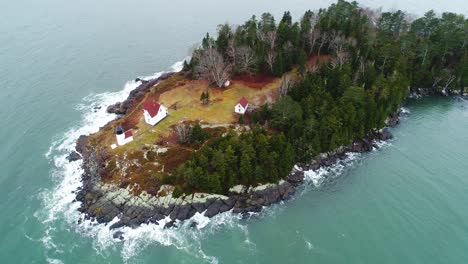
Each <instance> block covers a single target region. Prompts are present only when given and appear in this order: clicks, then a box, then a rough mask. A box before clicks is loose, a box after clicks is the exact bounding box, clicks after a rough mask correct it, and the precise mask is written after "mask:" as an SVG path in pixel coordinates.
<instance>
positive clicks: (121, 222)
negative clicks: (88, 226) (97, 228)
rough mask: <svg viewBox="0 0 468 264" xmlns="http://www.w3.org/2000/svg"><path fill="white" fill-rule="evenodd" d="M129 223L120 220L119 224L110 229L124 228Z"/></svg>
mask: <svg viewBox="0 0 468 264" xmlns="http://www.w3.org/2000/svg"><path fill="white" fill-rule="evenodd" d="M126 224H127V223H125V222H124V221H122V220H119V221H118V222H116V223H114V224H112V225H111V226H109V229H116V228H121V227H123V226H125V225H126Z"/></svg>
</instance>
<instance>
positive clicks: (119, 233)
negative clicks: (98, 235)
mask: <svg viewBox="0 0 468 264" xmlns="http://www.w3.org/2000/svg"><path fill="white" fill-rule="evenodd" d="M123 234H124V232H122V231H117V232H115V233H114V234H112V237H113V238H115V239H120V240H123V239H124V237H123Z"/></svg>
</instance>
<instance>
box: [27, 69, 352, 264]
mask: <svg viewBox="0 0 468 264" xmlns="http://www.w3.org/2000/svg"><path fill="white" fill-rule="evenodd" d="M183 62H184V61H180V62H177V63H175V64H174V65H173V66H172V70H173V71H180V70H182V67H183ZM162 73H163V72H158V73H155V74H153V75H151V76H146V77H143V78H141V79H144V80H149V79H153V78H157V77H159V76H160V75H161V74H162ZM140 84H141V82H139V81H137V82H135V81H129V82H127V83H126V84H125V86H124V88H123V90H121V91H118V92H106V93H100V94H92V95H89V96H87V97H85V98H84V99H83V102H82V103H81V104H79V105H78V106H77V110H78V111H80V112H81V113H82V120H81V122H80V123H79V125H77V126H75V127H72V128H71V129H69V130H68V131H66V132H65V133H64V134H63V136H61V137H60V138H56V140H54V142H53V143H52V144H51V146H50V148H49V150H48V152H47V153H46V154H45V156H46V158H47V159H48V160H49V161H50V163H51V164H52V167H53V170H52V178H53V181H54V182H55V187H53V188H52V189H48V190H44V191H42V192H41V193H40V198H41V200H42V202H43V205H44V208H43V209H41V210H39V211H37V212H36V213H35V217H36V218H37V219H39V220H40V221H41V222H42V223H43V224H44V228H45V231H44V233H43V235H42V238H41V242H42V244H43V245H44V247H45V249H46V251H47V253H46V255H47V261H48V262H49V263H62V261H61V260H60V258H61V257H63V256H65V254H67V253H68V252H69V250H70V249H68V248H63V246H62V245H61V243H60V242H58V241H57V240H58V239H57V238H58V237H59V236H60V234H61V233H62V232H67V231H69V230H70V228H71V229H72V230H73V231H74V232H77V233H79V234H80V235H81V236H84V237H89V238H92V239H91V243H92V247H93V248H94V249H95V250H96V251H97V252H98V253H99V254H102V253H104V252H107V251H108V250H118V251H117V254H121V257H122V259H123V260H124V261H125V262H129V261H131V259H132V258H134V257H135V256H137V255H138V254H139V253H140V252H141V251H142V250H144V249H145V248H147V247H148V246H150V245H154V244H159V245H162V246H172V247H175V248H177V249H179V250H182V251H184V252H185V253H187V254H188V255H189V256H191V257H196V258H197V259H199V260H200V261H203V262H206V263H219V260H218V259H217V258H216V257H215V256H210V255H209V254H206V253H205V252H204V251H203V249H202V244H201V243H202V241H203V238H206V237H207V236H210V235H211V234H214V233H215V232H216V231H218V230H219V229H220V228H227V229H230V230H234V231H236V232H239V233H240V234H242V235H243V236H244V237H245V239H244V242H245V244H246V245H248V247H249V248H252V250H255V244H254V243H253V242H251V239H250V235H249V231H248V225H247V224H248V223H246V221H244V220H243V219H242V217H241V216H240V215H238V214H232V213H231V212H226V213H222V214H219V215H216V216H215V217H213V218H211V219H209V218H207V217H205V216H204V215H202V214H199V213H197V214H196V215H195V216H193V217H192V218H191V219H189V220H187V221H183V222H176V226H177V228H175V229H164V228H163V227H164V224H165V223H166V222H168V221H169V218H166V219H162V220H161V221H160V222H159V224H142V225H141V226H139V227H138V228H134V229H132V228H129V227H122V228H118V229H113V230H111V229H109V227H110V226H111V225H112V224H113V223H115V222H117V221H118V219H117V218H115V219H113V220H112V221H111V222H110V223H107V224H98V223H97V222H95V221H91V220H86V219H85V217H84V215H83V214H81V213H80V212H79V211H78V208H79V207H80V204H79V202H77V201H76V200H75V197H76V196H75V193H76V191H77V189H78V188H79V187H80V186H81V175H82V173H83V170H82V168H81V165H82V161H81V160H78V161H74V162H68V160H67V159H66V157H67V155H68V154H69V153H70V152H71V151H73V150H74V148H75V142H76V140H77V139H78V137H79V136H80V135H88V134H91V133H95V132H97V131H98V130H99V128H100V127H102V126H104V125H105V124H107V123H108V122H110V121H112V120H114V119H115V118H116V115H114V114H109V113H107V111H106V108H107V106H109V105H111V104H114V103H115V102H121V101H123V100H125V99H126V98H127V97H128V95H129V93H130V92H131V91H132V90H133V89H135V88H136V87H138V86H139V85H140ZM358 156H359V154H348V156H347V158H346V159H344V160H341V161H338V162H337V163H336V164H335V165H333V166H330V167H328V168H320V169H318V170H316V171H305V176H306V181H308V182H310V183H312V184H311V185H312V186H314V187H320V186H322V185H324V184H326V182H327V181H329V180H330V179H331V178H333V177H338V176H335V175H340V174H341V173H342V172H343V170H344V169H345V168H346V167H347V166H349V165H350V164H352V163H353V162H354V161H355V160H356V159H357V158H358ZM305 189H306V188H305ZM302 193H304V192H302ZM299 196H300V194H299ZM293 199H295V198H293ZM283 204H284V203H280V204H277V205H274V206H273V208H272V209H271V210H263V211H262V213H260V214H252V216H259V217H262V216H265V215H267V216H268V215H271V214H275V212H278V210H277V208H283V207H284V205H283ZM280 210H281V209H280ZM61 223H65V225H63V224H61ZM193 223H196V228H194V227H193V226H194V225H193ZM64 226H65V227H64ZM116 232H119V234H120V235H119V236H120V237H121V238H123V239H119V238H114V234H116ZM306 244H307V246H308V247H311V246H312V245H311V244H309V243H307V241H306Z"/></svg>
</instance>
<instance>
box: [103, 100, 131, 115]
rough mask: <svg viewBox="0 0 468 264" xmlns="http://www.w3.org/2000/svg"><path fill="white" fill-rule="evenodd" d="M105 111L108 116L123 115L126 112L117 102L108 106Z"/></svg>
mask: <svg viewBox="0 0 468 264" xmlns="http://www.w3.org/2000/svg"><path fill="white" fill-rule="evenodd" d="M106 111H107V112H108V113H109V114H116V115H125V114H126V112H127V109H126V108H124V107H123V105H122V103H120V102H118V103H115V104H113V105H109V106H108V107H107V110H106Z"/></svg>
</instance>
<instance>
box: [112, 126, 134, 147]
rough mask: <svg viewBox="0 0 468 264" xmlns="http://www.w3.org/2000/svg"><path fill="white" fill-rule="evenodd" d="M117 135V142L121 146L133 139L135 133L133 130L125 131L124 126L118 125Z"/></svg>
mask: <svg viewBox="0 0 468 264" xmlns="http://www.w3.org/2000/svg"><path fill="white" fill-rule="evenodd" d="M115 137H116V138H117V144H119V146H122V145H125V144H127V143H128V142H132V141H133V133H132V131H131V130H127V131H124V129H123V128H122V126H120V125H118V126H117V127H116V128H115Z"/></svg>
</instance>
